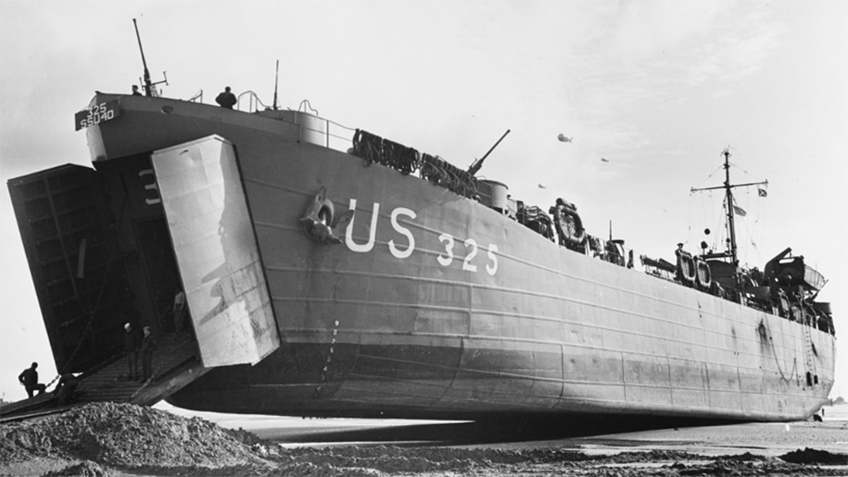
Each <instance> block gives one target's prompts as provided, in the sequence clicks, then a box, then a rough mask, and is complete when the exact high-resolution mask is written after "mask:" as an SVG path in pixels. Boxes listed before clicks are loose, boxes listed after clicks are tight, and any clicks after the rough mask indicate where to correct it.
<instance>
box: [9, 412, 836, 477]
mask: <svg viewBox="0 0 848 477" xmlns="http://www.w3.org/2000/svg"><path fill="white" fill-rule="evenodd" d="M159 407H161V406H157V408H147V407H139V406H133V405H128V404H112V403H101V404H89V405H86V406H83V407H80V408H76V409H72V410H69V411H66V412H64V413H61V414H55V415H52V416H47V417H43V418H40V419H31V420H27V421H22V422H17V423H9V424H4V425H2V426H0V475H10V476H11V475H14V476H18V475H38V476H41V475H91V476H105V475H114V476H135V475H168V476H170V475H210V476H222V475H226V476H230V475H233V476H248V475H262V476H265V475H267V476H277V475H311V476H315V475H319V476H324V475H326V476H336V475H339V476H341V475H357V476H390V475H406V476H428V477H429V476H456V475H489V476H498V477H499V476H511V475H522V476H543V475H581V476H582V475H587V476H594V475H603V476H630V475H655V476H682V475H848V406H845V405H842V406H833V407H827V408H825V410H824V411H825V417H824V420H823V421H814V420H810V421H804V422H794V423H747V424H731V425H712V426H693V427H683V426H678V427H667V428H665V427H663V426H662V425H661V423H659V422H654V423H653V424H652V423H650V422H641V423H634V422H626V420H623V419H615V420H609V421H607V422H585V421H584V422H578V421H576V420H573V419H572V420H568V421H566V420H562V421H552V420H550V419H547V420H545V421H532V420H527V419H517V420H513V421H498V422H432V421H430V422H425V421H396V420H356V419H300V418H290V417H269V416H234V415H221V414H206V413H190V412H187V411H182V410H172V411H173V412H169V411H165V410H162V409H160V408H159ZM198 414H201V415H203V416H202V417H201V416H199V415H198Z"/></svg>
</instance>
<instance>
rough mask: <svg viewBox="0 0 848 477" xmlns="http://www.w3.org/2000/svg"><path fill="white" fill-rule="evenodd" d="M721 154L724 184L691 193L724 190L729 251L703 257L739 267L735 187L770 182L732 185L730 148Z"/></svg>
mask: <svg viewBox="0 0 848 477" xmlns="http://www.w3.org/2000/svg"><path fill="white" fill-rule="evenodd" d="M721 154H722V155H723V156H724V184H723V185H720V186H716V187H702V188H699V189H696V188H694V187H693V188H692V189H691V192H699V191H704V190H715V189H724V206H725V211H726V212H727V214H726V221H727V224H726V226H727V235H728V242H729V243H728V247H727V250H725V251H724V252H721V253H709V254H705V255H703V257H704V258H729V259H730V263H732V264H733V266H734V267H736V266H739V257H738V255H737V245H736V222H735V219H734V217H735V215H734V208H733V188H734V187H748V186H754V185H768V181H767V180H765V181H762V182H747V183H745V184H731V183H730V146H728V147H726V148H725V149H724V150H723V151H721Z"/></svg>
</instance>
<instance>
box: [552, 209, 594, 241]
mask: <svg viewBox="0 0 848 477" xmlns="http://www.w3.org/2000/svg"><path fill="white" fill-rule="evenodd" d="M551 214H553V216H554V225H555V226H556V229H557V233H558V234H559V236H560V240H561V244H562V245H565V246H566V247H569V248H572V249H574V248H578V247H581V248H582V247H583V246H584V245H585V244H586V240H587V238H588V237H587V235H586V229H584V228H583V219H581V218H580V214H578V213H577V207H576V206H574V204H570V203H568V202H565V201H563V200H562V199H557V205H555V206H554V207H551Z"/></svg>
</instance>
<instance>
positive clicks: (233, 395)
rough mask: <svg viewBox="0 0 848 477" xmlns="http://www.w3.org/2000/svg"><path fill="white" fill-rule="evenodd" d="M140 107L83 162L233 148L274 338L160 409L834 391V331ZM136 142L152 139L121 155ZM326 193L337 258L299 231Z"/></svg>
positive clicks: (257, 140)
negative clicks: (177, 149) (271, 347)
mask: <svg viewBox="0 0 848 477" xmlns="http://www.w3.org/2000/svg"><path fill="white" fill-rule="evenodd" d="M133 101H136V100H133ZM144 101H146V102H147V103H145V104H152V105H153V106H154V107H150V108H148V107H147V106H145V107H140V106H139V107H133V105H132V104H130V103H127V104H125V105H124V106H125V107H124V111H122V115H121V117H120V118H122V119H121V121H123V123H118V122H117V121H114V122H112V123H105V124H103V125H100V126H98V127H96V128H92V130H91V132H90V134H89V136H90V143H92V144H95V146H96V147H92V151H93V153H92V155H93V157H94V158H95V159H96V160H98V161H106V160H108V161H111V160H114V159H120V157H122V156H129V155H137V154H143V153H150V152H152V150H153V149H155V148H160V147H167V146H171V145H174V144H178V143H179V142H180V141H188V140H193V139H197V138H198V137H202V136H203V135H206V134H218V135H221V136H222V137H224V138H225V139H227V140H229V141H231V142H232V143H233V144H234V146H235V150H236V151H237V155H238V166H239V170H240V174H241V181H242V183H243V186H244V194H245V197H246V202H247V205H248V207H249V209H250V215H251V221H252V225H253V229H254V232H255V235H256V241H257V244H258V249H259V253H260V255H261V261H262V266H263V270H264V273H265V277H266V279H267V284H268V285H267V286H268V290H269V294H270V298H271V304H272V307H273V312H274V317H275V319H276V325H277V329H278V331H279V334H280V341H281V347H280V349H278V350H277V351H275V352H273V353H272V354H271V355H269V356H268V357H266V358H265V359H264V360H262V361H261V362H259V363H258V364H256V365H253V366H249V365H239V366H227V367H221V368H216V369H214V370H212V371H210V372H209V373H207V374H206V375H204V376H203V377H202V378H200V379H198V380H197V381H195V382H193V383H191V384H190V385H188V386H187V387H185V388H183V389H182V390H181V391H179V392H178V393H176V394H175V395H173V396H172V397H171V398H170V401H171V402H173V403H174V404H176V405H178V406H181V407H186V408H192V409H198V410H211V411H222V412H244V413H267V414H283V415H336V416H389V415H390V416H394V417H416V418H446V417H447V418H463V417H468V418H474V417H480V416H497V415H504V414H551V413H555V414H631V415H658V416H672V417H696V418H707V419H716V420H794V419H803V418H806V417H808V416H809V415H810V414H812V413H813V412H815V411H816V410H817V409H818V408H819V407H820V406H821V405H822V404H823V403H824V402H825V400H826V398H827V395H828V393H829V391H830V388H831V386H832V384H833V379H834V376H833V362H834V353H835V338H834V337H833V336H832V335H831V334H829V333H825V332H822V331H819V330H817V329H815V328H810V327H807V330H805V329H804V325H802V324H800V323H797V322H793V321H789V320H787V319H784V318H780V317H778V316H776V315H772V314H769V313H765V312H762V311H759V310H755V309H753V308H749V307H746V306H743V305H741V304H738V303H734V302H730V301H728V300H724V299H720V298H717V297H715V296H712V295H709V294H706V293H702V292H699V291H697V290H694V289H691V288H687V287H684V286H681V285H679V284H677V283H674V282H670V281H666V280H662V279H659V278H656V277H652V276H648V275H646V274H644V273H641V272H640V271H637V270H632V269H627V268H624V267H619V266H616V265H614V264H611V263H607V262H603V261H601V260H598V259H595V258H592V257H590V256H588V255H583V254H580V253H575V252H573V251H570V250H567V249H565V248H563V247H560V246H558V245H556V244H555V243H553V242H551V241H549V240H547V239H545V238H544V237H542V236H540V235H538V234H537V233H535V232H533V231H532V230H530V229H528V228H526V227H524V226H523V225H521V224H519V223H517V222H515V221H513V220H510V219H508V218H507V217H505V216H504V215H502V214H500V213H498V212H496V211H495V210H492V209H489V208H487V207H484V206H483V205H481V204H479V203H477V202H475V201H473V200H469V199H467V198H464V197H461V196H458V195H456V194H454V193H452V192H450V191H447V190H445V189H443V188H440V187H437V186H434V185H432V184H430V183H428V182H425V181H423V180H421V179H420V178H418V177H414V176H410V175H402V174H400V173H399V172H397V171H394V170H392V169H389V168H386V167H383V166H381V165H377V164H372V165H367V164H365V163H364V162H363V160H362V159H360V158H358V157H355V156H352V155H350V154H346V153H343V152H340V151H335V150H332V149H328V148H326V147H321V146H317V145H314V144H309V143H307V142H303V141H300V140H299V139H300V138H301V137H302V132H301V130H300V127H298V126H296V125H294V124H293V123H288V122H285V121H275V120H270V119H265V118H257V117H255V116H254V115H247V114H244V113H240V112H232V111H226V112H224V114H225V115H226V117H223V119H222V117H221V116H220V114H219V113H218V111H215V110H213V109H214V108H213V109H208V108H209V107H207V106H203V105H190V106H189V107H190V108H194V109H193V111H194V110H196V113H194V112H193V113H192V115H191V118H189V119H186V118H181V117H180V114H179V112H180V109H179V108H176V109H172V110H171V111H172V112H171V113H169V114H168V115H167V121H166V122H163V121H162V114H161V112H159V111H161V108H162V107H164V106H168V105H172V104H173V105H175V106H177V107H182V106H183V105H182V102H174V101H171V102H168V100H162V99H149V98H144ZM156 101H159V102H160V103H151V102H156ZM139 104H141V103H139ZM157 108H158V110H157ZM204 108H207V109H204ZM207 111H210V113H207ZM204 115H206V116H204ZM213 116H214V117H213ZM247 116H249V117H250V119H249V120H246V119H243V117H247ZM256 121H259V123H261V124H262V127H257V126H255V124H253V122H256ZM262 121H266V122H270V123H268V124H266V123H265V122H262ZM128 125H131V126H132V127H130V128H129V129H128ZM186 125H188V126H186ZM181 128H185V130H184V131H183V132H180V129H181ZM133 130H143V131H145V135H146V138H147V139H146V140H144V141H140V140H139V141H137V143H136V144H133V143H132V142H131V141H126V140H124V137H125V136H127V135H130V136H132V135H133ZM92 137H94V138H96V140H95V141H92V140H91V138H92ZM97 144H99V146H98V145H97ZM127 144H130V146H127ZM118 145H123V146H120V147H119V146H118ZM121 147H123V148H124V149H121ZM98 148H99V150H101V151H104V152H102V153H95V152H94V151H95V150H98ZM110 148H112V149H111V150H110ZM110 151H111V152H110ZM322 190H324V191H326V196H327V198H328V200H329V201H330V202H331V203H332V208H333V209H334V215H335V217H339V216H340V215H341V214H342V213H343V212H345V211H347V210H354V211H355V213H354V216H353V221H352V223H350V224H349V225H348V226H347V228H346V229H345V230H344V231H341V232H340V235H341V236H340V238H341V243H337V244H331V243H323V242H317V241H314V240H311V239H310V238H309V237H308V236H307V234H306V233H305V232H304V225H303V223H302V221H301V220H300V219H302V218H303V217H304V215H305V213H306V210H307V209H308V208H309V206H310V204H311V203H312V202H313V201H314V200H315V196H316V194H318V193H319V192H320V191H322ZM806 373H810V375H811V377H815V379H814V381H812V380H811V381H808V380H807V377H806Z"/></svg>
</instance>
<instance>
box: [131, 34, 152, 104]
mask: <svg viewBox="0 0 848 477" xmlns="http://www.w3.org/2000/svg"><path fill="white" fill-rule="evenodd" d="M133 25H134V26H135V36H136V38H138V49H139V51H141V63H142V64H143V65H144V94H145V96H153V82H152V81H150V71H149V70H148V69H147V60H145V59H144V48H142V46H141V35H139V34H138V23H136V21H135V18H133Z"/></svg>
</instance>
